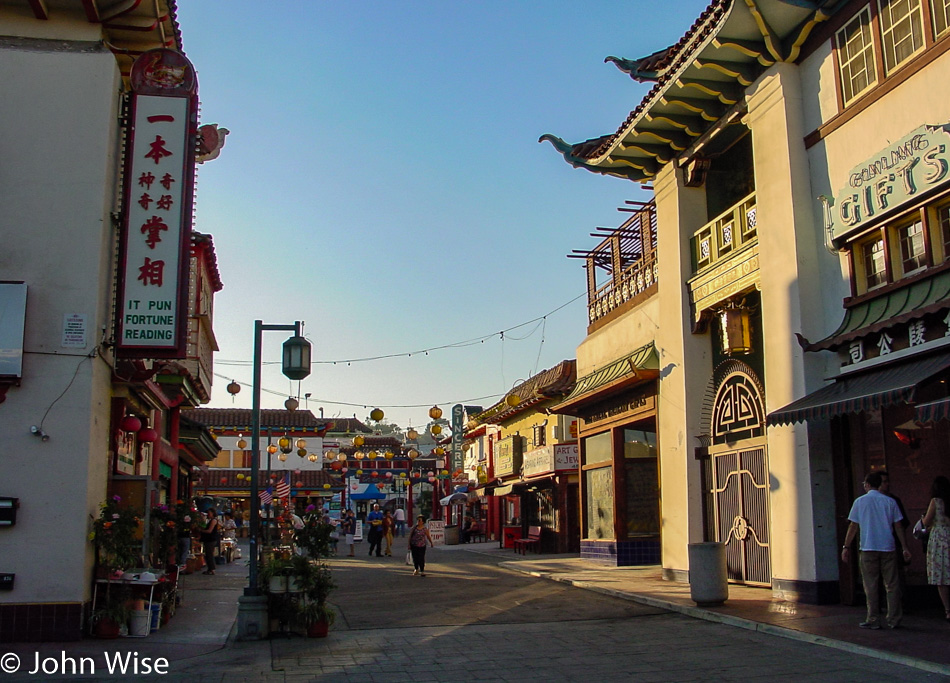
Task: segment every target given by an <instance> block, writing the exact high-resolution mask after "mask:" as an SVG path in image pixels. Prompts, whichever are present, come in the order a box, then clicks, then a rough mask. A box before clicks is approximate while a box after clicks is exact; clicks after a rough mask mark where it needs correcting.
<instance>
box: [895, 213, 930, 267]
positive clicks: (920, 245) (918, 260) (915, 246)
mask: <svg viewBox="0 0 950 683" xmlns="http://www.w3.org/2000/svg"><path fill="white" fill-rule="evenodd" d="M897 241H898V243H899V244H900V258H901V277H907V276H908V275H912V274H914V273H916V272H917V271H918V270H920V269H921V268H925V267H926V266H927V249H926V245H925V244H924V224H923V223H921V222H920V221H919V220H917V221H914V222H912V223H907V224H905V225H902V226H900V227H898V228H897Z"/></svg>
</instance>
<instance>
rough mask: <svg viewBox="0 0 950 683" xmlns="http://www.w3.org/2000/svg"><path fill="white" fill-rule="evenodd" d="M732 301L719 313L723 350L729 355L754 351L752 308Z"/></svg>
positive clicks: (741, 302)
mask: <svg viewBox="0 0 950 683" xmlns="http://www.w3.org/2000/svg"><path fill="white" fill-rule="evenodd" d="M744 304H745V301H740V302H738V303H736V302H732V303H730V304H729V305H727V306H726V307H725V308H723V309H721V310H720V311H719V313H718V316H719V330H720V332H721V334H722V352H723V353H724V354H725V355H727V356H736V355H745V354H749V353H752V351H753V348H752V309H751V308H749V307H748V306H745V305H744Z"/></svg>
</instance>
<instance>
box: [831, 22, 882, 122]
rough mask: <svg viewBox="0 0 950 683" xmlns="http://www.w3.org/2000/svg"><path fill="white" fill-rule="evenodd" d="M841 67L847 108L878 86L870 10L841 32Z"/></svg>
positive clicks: (839, 40)
mask: <svg viewBox="0 0 950 683" xmlns="http://www.w3.org/2000/svg"><path fill="white" fill-rule="evenodd" d="M838 63H839V69H840V71H841V88H842V91H843V92H842V94H843V96H844V104H845V106H847V105H848V104H849V103H851V102H852V101H853V100H854V99H855V98H856V97H857V96H858V95H860V94H861V93H863V92H864V91H865V90H867V89H868V88H870V87H871V86H872V85H874V84H875V83H877V78H876V76H875V73H874V46H873V40H872V38H871V8H870V7H865V8H864V9H863V10H861V11H860V12H858V14H857V15H855V17H854V18H853V19H852V20H851V21H849V22H848V23H847V24H845V25H844V27H843V28H842V29H841V30H839V31H838Z"/></svg>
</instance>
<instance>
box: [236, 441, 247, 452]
mask: <svg viewBox="0 0 950 683" xmlns="http://www.w3.org/2000/svg"><path fill="white" fill-rule="evenodd" d="M237 447H238V448H240V449H241V450H242V451H243V450H244V449H245V448H247V441H245V440H244V439H238V442H237Z"/></svg>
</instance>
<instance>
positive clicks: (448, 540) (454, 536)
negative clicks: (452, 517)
mask: <svg viewBox="0 0 950 683" xmlns="http://www.w3.org/2000/svg"><path fill="white" fill-rule="evenodd" d="M458 544H459V527H458V524H448V525H446V527H445V545H458Z"/></svg>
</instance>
